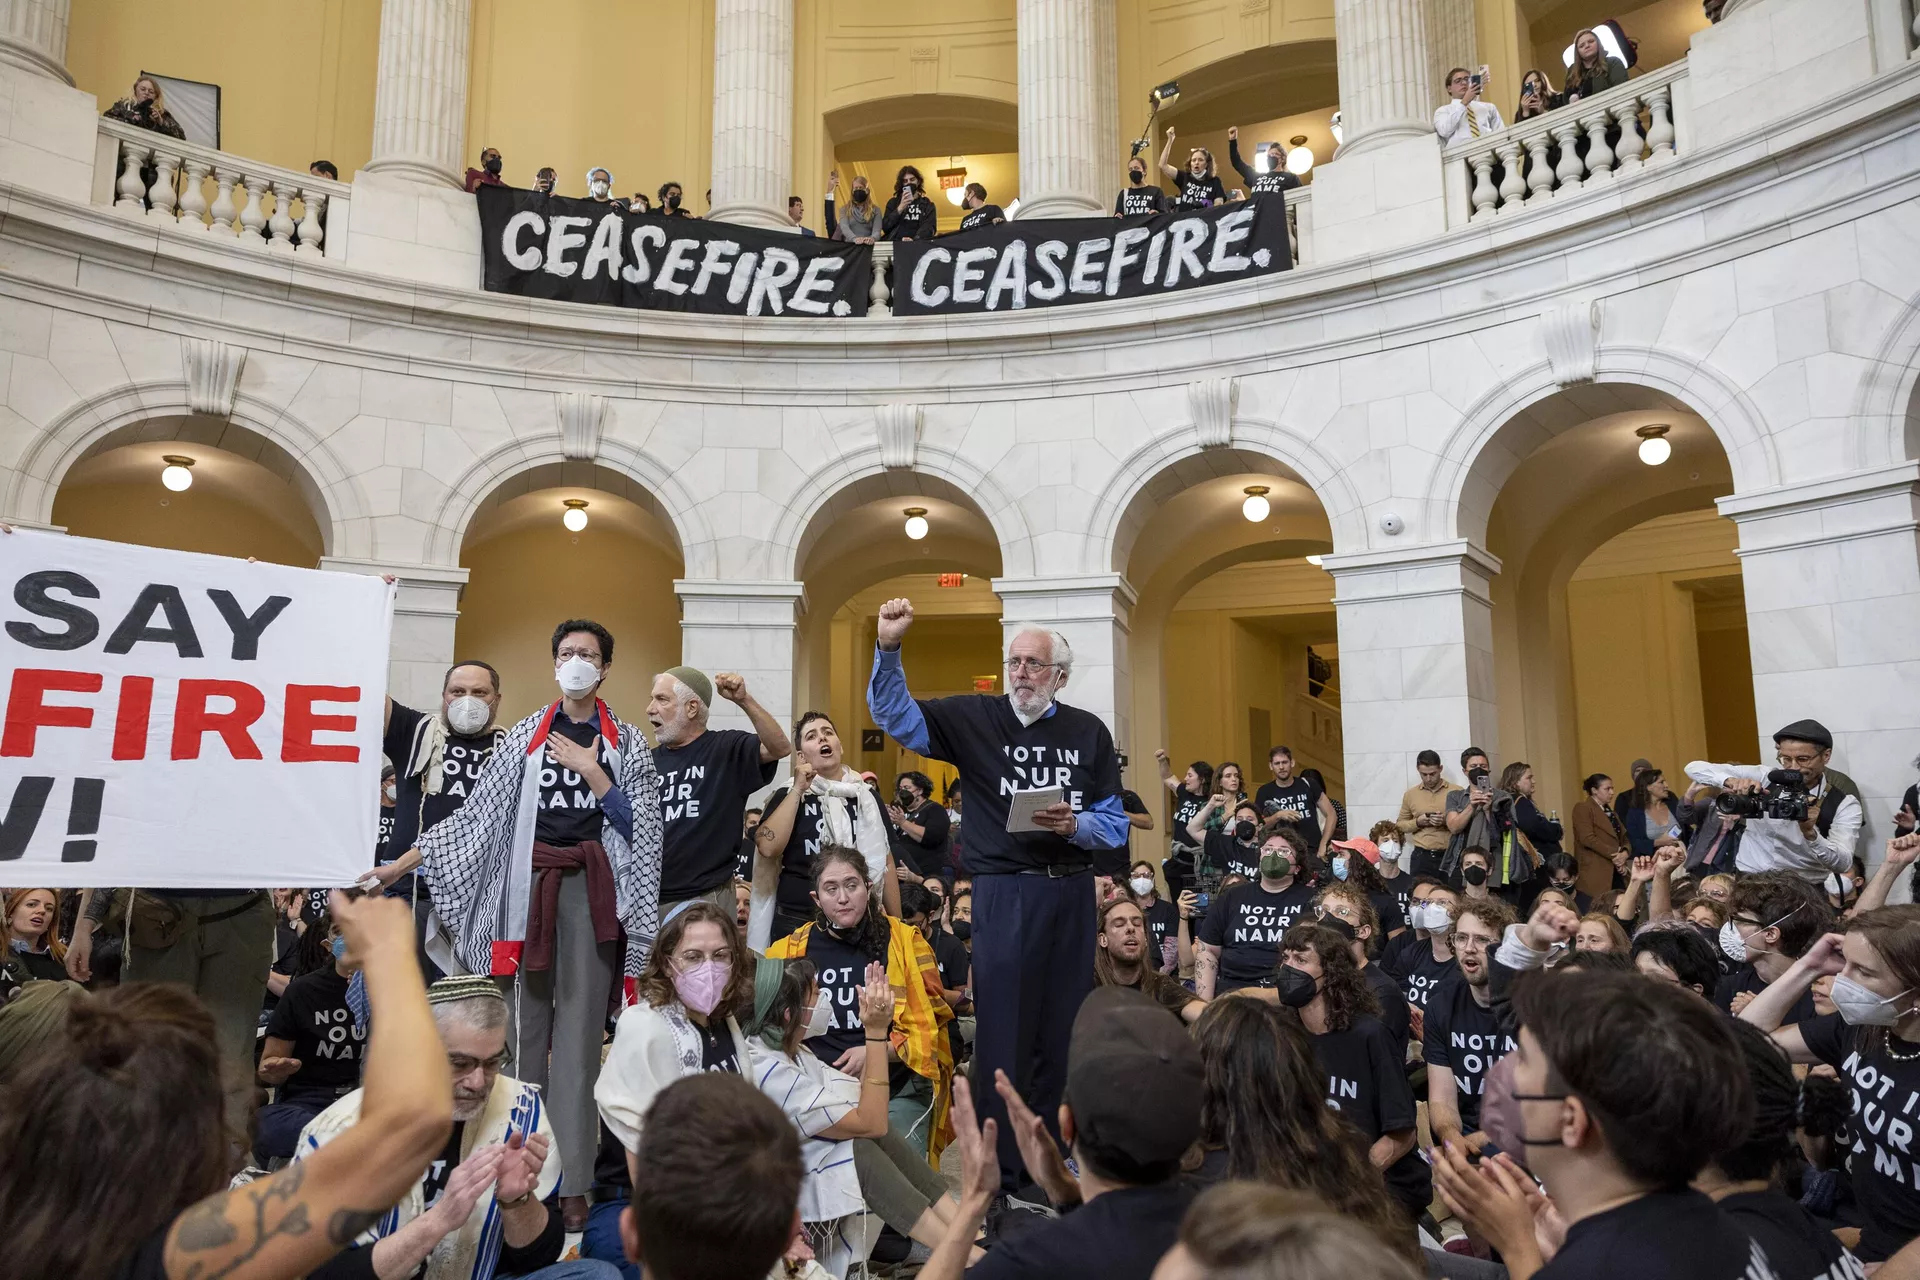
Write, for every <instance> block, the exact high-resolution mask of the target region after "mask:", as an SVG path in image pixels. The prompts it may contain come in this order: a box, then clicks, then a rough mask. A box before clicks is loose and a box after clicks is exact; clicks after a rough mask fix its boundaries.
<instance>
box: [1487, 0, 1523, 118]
mask: <svg viewBox="0 0 1920 1280" xmlns="http://www.w3.org/2000/svg"><path fill="white" fill-rule="evenodd" d="M1473 18H1474V30H1475V34H1476V35H1477V36H1478V37H1479V42H1480V48H1479V59H1480V61H1481V62H1484V63H1485V64H1486V65H1487V70H1488V71H1489V72H1491V73H1492V75H1493V90H1492V94H1493V96H1492V98H1491V99H1490V100H1491V101H1492V102H1493V103H1494V104H1495V105H1496V106H1499V105H1500V104H1501V103H1503V102H1505V101H1506V99H1507V98H1512V99H1513V100H1514V103H1515V105H1518V103H1519V101H1520V77H1522V76H1524V75H1526V73H1527V70H1528V67H1530V66H1531V65H1532V64H1531V63H1530V62H1527V63H1523V62H1522V55H1525V56H1526V57H1528V58H1531V57H1532V54H1533V36H1532V35H1531V33H1530V30H1529V25H1528V23H1527V15H1526V14H1524V13H1522V12H1521V11H1520V6H1519V4H1518V2H1517V0H1475V2H1474V11H1473ZM1503 95H1504V96H1503ZM1512 110H1513V108H1512V107H1507V106H1500V114H1501V115H1502V116H1507V115H1510V114H1511V112H1512Z"/></svg>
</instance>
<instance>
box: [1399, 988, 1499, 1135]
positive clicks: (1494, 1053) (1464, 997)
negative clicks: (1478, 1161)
mask: <svg viewBox="0 0 1920 1280" xmlns="http://www.w3.org/2000/svg"><path fill="white" fill-rule="evenodd" d="M1420 1044H1421V1050H1422V1054H1423V1056H1424V1057H1425V1058H1426V1060H1427V1065H1428V1066H1429V1067H1445V1068H1446V1069H1447V1070H1449V1071H1451V1072H1452V1073H1453V1089H1454V1098H1455V1101H1456V1102H1457V1103H1458V1105H1459V1108H1460V1130H1461V1132H1462V1133H1472V1132H1473V1131H1474V1130H1475V1129H1478V1128H1479V1127H1480V1092H1481V1090H1482V1089H1484V1088H1485V1087H1486V1080H1487V1068H1488V1067H1491V1066H1492V1065H1493V1064H1494V1063H1496V1062H1498V1061H1500V1059H1502V1058H1504V1057H1506V1056H1507V1055H1508V1054H1509V1053H1512V1052H1513V1051H1514V1050H1515V1049H1517V1048H1519V1045H1517V1044H1516V1043H1514V1039H1513V1037H1512V1036H1510V1035H1506V1034H1505V1033H1503V1032H1502V1031H1501V1030H1500V1023H1499V1020H1498V1019H1496V1018H1495V1017H1494V1016H1493V1010H1492V1009H1490V1008H1483V1007H1481V1004H1480V1002H1479V1001H1478V1000H1475V999H1474V998H1473V988H1472V987H1471V986H1469V985H1468V983H1467V980H1466V978H1465V977H1464V976H1462V975H1459V974H1455V975H1454V976H1453V977H1451V978H1448V979H1447V980H1446V981H1445V982H1444V983H1442V984H1441V985H1440V989H1439V990H1438V991H1436V992H1434V993H1433V997H1432V998H1431V999H1430V1000H1429V1001H1428V1003H1427V1018H1426V1032H1425V1034H1424V1035H1423V1036H1421V1039H1420Z"/></svg>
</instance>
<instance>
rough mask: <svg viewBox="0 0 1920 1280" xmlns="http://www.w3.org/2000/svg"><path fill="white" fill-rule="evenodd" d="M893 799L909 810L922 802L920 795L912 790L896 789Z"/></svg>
mask: <svg viewBox="0 0 1920 1280" xmlns="http://www.w3.org/2000/svg"><path fill="white" fill-rule="evenodd" d="M893 799H894V803H895V804H898V805H899V806H900V807H901V808H902V809H906V810H909V811H911V810H912V809H913V807H914V806H915V805H917V804H919V803H920V800H919V797H917V796H915V795H914V794H913V792H911V791H896V792H894V793H893Z"/></svg>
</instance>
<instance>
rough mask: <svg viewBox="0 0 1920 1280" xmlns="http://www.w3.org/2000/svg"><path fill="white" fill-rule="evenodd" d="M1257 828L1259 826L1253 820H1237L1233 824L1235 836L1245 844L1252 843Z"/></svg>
mask: <svg viewBox="0 0 1920 1280" xmlns="http://www.w3.org/2000/svg"><path fill="white" fill-rule="evenodd" d="M1255 830H1257V828H1256V827H1255V826H1254V825H1253V824H1252V823H1251V822H1236V823H1234V824H1233V834H1234V838H1235V839H1237V840H1239V841H1240V842H1241V843H1243V844H1245V843H1250V842H1251V841H1252V840H1253V833H1254V831H1255Z"/></svg>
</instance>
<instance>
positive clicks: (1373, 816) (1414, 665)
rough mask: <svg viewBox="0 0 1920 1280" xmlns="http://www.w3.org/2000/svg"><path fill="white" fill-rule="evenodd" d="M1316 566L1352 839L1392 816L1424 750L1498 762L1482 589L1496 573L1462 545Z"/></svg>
mask: <svg viewBox="0 0 1920 1280" xmlns="http://www.w3.org/2000/svg"><path fill="white" fill-rule="evenodd" d="M1320 565H1321V568H1323V569H1325V570H1326V571H1327V572H1328V573H1330V574H1332V575H1333V581H1334V596H1333V606H1334V613H1335V615H1336V622H1337V625H1338V627H1339V635H1340V708H1341V716H1340V719H1341V733H1342V736H1343V738H1344V740H1345V744H1346V774H1347V829H1348V830H1349V831H1365V830H1366V829H1367V828H1369V827H1370V826H1372V825H1373V824H1374V823H1376V822H1378V821H1380V820H1382V819H1391V818H1393V817H1395V816H1397V815H1398V813H1399V811H1400V797H1401V795H1402V794H1403V793H1404V792H1405V791H1406V789H1407V788H1408V787H1410V786H1412V785H1413V784H1414V782H1415V781H1417V774H1416V771H1415V769H1414V757H1415V756H1416V755H1418V754H1419V753H1420V752H1421V751H1422V750H1425V749H1427V748H1432V749H1433V750H1435V751H1438V752H1439V753H1440V758H1441V759H1442V760H1444V761H1456V760H1458V759H1459V758H1460V753H1461V751H1463V750H1465V749H1466V748H1467V747H1469V746H1478V747H1482V748H1484V749H1486V750H1487V751H1490V752H1496V753H1497V752H1498V750H1499V743H1498V742H1497V741H1496V738H1497V737H1498V727H1497V716H1496V711H1497V704H1496V694H1495V690H1494V683H1493V608H1492V596H1491V591H1490V588H1489V583H1490V580H1491V579H1492V578H1493V576H1494V575H1496V574H1498V573H1499V572H1500V562H1499V561H1498V560H1496V559H1494V558H1493V557H1492V556H1490V555H1488V554H1487V553H1486V552H1485V551H1483V550H1481V549H1480V548H1478V547H1476V546H1474V545H1472V544H1471V543H1469V542H1466V541H1464V540H1462V541H1454V542H1444V543H1438V544H1432V545H1428V546H1420V547H1407V548H1395V549H1393V550H1391V551H1363V552H1357V553H1354V554H1349V555H1330V556H1326V557H1324V558H1323V559H1322V560H1321V562H1320ZM1495 758H1496V759H1497V758H1498V757H1497V755H1496V757H1495ZM1450 772H1452V771H1451V770H1450Z"/></svg>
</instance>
